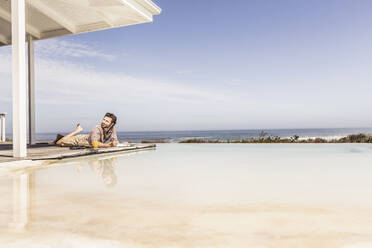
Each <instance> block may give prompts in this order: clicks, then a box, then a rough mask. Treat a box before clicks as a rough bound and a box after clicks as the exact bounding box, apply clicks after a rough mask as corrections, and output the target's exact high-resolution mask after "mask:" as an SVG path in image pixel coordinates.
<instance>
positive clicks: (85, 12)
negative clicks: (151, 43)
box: [0, 0, 161, 46]
mask: <svg viewBox="0 0 372 248" xmlns="http://www.w3.org/2000/svg"><path fill="white" fill-rule="evenodd" d="M25 1H26V32H27V33H28V34H30V35H32V36H33V37H34V39H47V38H52V37H58V36H63V35H70V34H79V33H86V32H91V31H96V30H103V29H110V28H115V27H123V26H128V25H133V24H139V23H146V22H152V19H153V15H158V14H160V12H161V9H160V8H159V7H158V6H157V5H155V4H154V3H153V2H152V1H151V0H25ZM11 38H12V37H11V0H0V46H4V45H10V44H11Z"/></svg>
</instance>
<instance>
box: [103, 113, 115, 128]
mask: <svg viewBox="0 0 372 248" xmlns="http://www.w3.org/2000/svg"><path fill="white" fill-rule="evenodd" d="M105 117H109V118H111V120H112V122H111V123H114V125H115V124H116V120H117V118H116V115H114V114H112V113H106V114H105Z"/></svg>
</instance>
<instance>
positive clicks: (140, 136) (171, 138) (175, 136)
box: [8, 128, 372, 143]
mask: <svg viewBox="0 0 372 248" xmlns="http://www.w3.org/2000/svg"><path fill="white" fill-rule="evenodd" d="M261 131H264V132H265V133H267V135H270V136H279V137H281V138H286V137H292V136H293V135H298V136H300V139H308V138H315V137H320V138H324V139H334V138H341V137H344V136H347V135H349V134H357V133H365V134H372V128H314V129H248V130H201V131H141V132H118V138H119V140H121V141H128V142H141V141H143V140H163V141H165V142H171V143H177V142H179V141H181V140H185V139H191V138H197V139H220V140H241V139H249V138H257V137H259V134H260V132H261ZM62 134H63V133H62ZM8 137H9V136H8ZM55 137H56V133H37V135H36V138H37V140H53V139H54V138H55Z"/></svg>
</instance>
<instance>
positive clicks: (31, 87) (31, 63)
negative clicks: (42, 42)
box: [27, 35, 36, 145]
mask: <svg viewBox="0 0 372 248" xmlns="http://www.w3.org/2000/svg"><path fill="white" fill-rule="evenodd" d="M27 41H28V137H29V138H28V143H29V144H30V145H33V144H35V143H36V140H35V57H34V39H33V38H32V36H31V35H28V36H27Z"/></svg>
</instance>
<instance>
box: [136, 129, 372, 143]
mask: <svg viewBox="0 0 372 248" xmlns="http://www.w3.org/2000/svg"><path fill="white" fill-rule="evenodd" d="M142 143H171V142H167V141H165V140H143V141H142ZM178 143H181V144H193V143H195V144H202V143H213V144H216V143H233V144H257V143H258V144H259V143H372V135H367V134H363V133H359V134H350V135H347V136H345V137H342V138H335V139H325V138H321V137H317V138H308V139H303V138H302V139H301V138H300V136H298V135H293V136H292V137H289V138H281V137H279V136H270V135H268V134H267V133H265V132H264V131H262V132H261V133H260V135H259V137H258V138H249V139H240V140H229V139H227V140H224V139H200V138H197V139H196V138H192V139H185V140H181V141H179V142H178Z"/></svg>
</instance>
